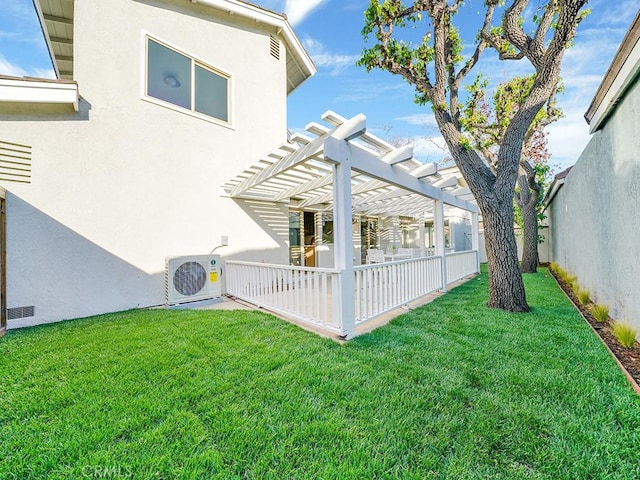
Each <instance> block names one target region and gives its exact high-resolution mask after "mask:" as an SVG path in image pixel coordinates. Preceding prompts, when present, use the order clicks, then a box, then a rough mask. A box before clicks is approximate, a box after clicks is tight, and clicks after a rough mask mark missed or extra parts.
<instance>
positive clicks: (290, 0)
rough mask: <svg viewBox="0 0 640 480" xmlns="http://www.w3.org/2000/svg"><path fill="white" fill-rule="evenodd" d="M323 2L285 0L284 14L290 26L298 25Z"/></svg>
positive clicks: (314, 0)
mask: <svg viewBox="0 0 640 480" xmlns="http://www.w3.org/2000/svg"><path fill="white" fill-rule="evenodd" d="M325 2H326V0H287V1H286V2H285V6H284V12H285V13H286V14H287V18H288V20H289V23H291V25H298V24H299V23H301V22H302V21H303V20H304V19H305V18H306V17H307V15H309V14H310V13H311V12H312V11H313V10H315V9H316V8H317V7H319V6H320V5H322V4H323V3H325Z"/></svg>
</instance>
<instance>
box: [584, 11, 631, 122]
mask: <svg viewBox="0 0 640 480" xmlns="http://www.w3.org/2000/svg"><path fill="white" fill-rule="evenodd" d="M639 40H640V11H639V12H638V14H637V15H636V17H635V19H634V21H633V23H632V24H631V27H630V28H629V31H628V32H627V34H626V35H625V37H624V39H623V40H622V43H621V44H620V47H618V51H617V52H616V55H615V57H614V58H613V61H612V62H611V65H610V66H609V69H608V70H607V73H606V75H605V76H604V78H603V80H602V83H601V84H600V86H599V87H598V90H597V91H596V94H595V97H594V98H593V100H592V102H591V105H589V109H588V110H587V112H586V113H585V115H584V118H585V120H586V121H587V123H588V124H589V126H590V128H589V133H593V132H595V131H596V130H598V129H599V128H600V127H601V126H602V124H603V123H604V121H605V120H606V119H607V118H608V116H609V115H610V114H611V112H612V111H613V109H614V107H615V106H616V104H617V103H618V101H619V100H620V98H622V96H623V95H624V93H625V92H626V90H627V89H628V88H629V86H630V85H631V83H632V81H633V79H634V78H635V77H636V76H637V75H638V73H639V72H640V42H639Z"/></svg>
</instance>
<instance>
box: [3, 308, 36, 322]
mask: <svg viewBox="0 0 640 480" xmlns="http://www.w3.org/2000/svg"><path fill="white" fill-rule="evenodd" d="M35 314H36V307H34V306H33V305H31V306H29V307H15V308H7V318H8V319H9V320H16V319H18V318H26V317H33V316H34V315H35Z"/></svg>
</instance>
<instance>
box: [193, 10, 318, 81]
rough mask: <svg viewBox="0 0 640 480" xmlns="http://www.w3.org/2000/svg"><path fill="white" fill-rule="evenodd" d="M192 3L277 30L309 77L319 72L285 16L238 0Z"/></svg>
mask: <svg viewBox="0 0 640 480" xmlns="http://www.w3.org/2000/svg"><path fill="white" fill-rule="evenodd" d="M191 3H195V4H201V5H206V6H209V7H213V8H217V9H219V10H224V11H227V12H229V13H231V14H235V15H240V16H243V17H246V18H249V19H251V20H255V21H256V22H261V23H264V24H266V25H270V26H272V27H275V28H277V29H278V30H280V31H281V33H282V34H283V35H284V38H285V40H286V42H287V45H288V46H289V47H290V48H291V49H292V50H294V52H295V53H296V54H297V55H298V56H299V58H300V59H301V60H302V62H303V64H304V67H305V68H306V70H307V73H308V76H312V75H313V74H315V73H316V72H317V69H316V67H315V65H314V64H313V61H312V60H311V57H309V54H308V53H307V51H306V50H305V49H304V47H303V46H302V43H300V40H299V39H298V37H297V36H296V34H295V32H294V31H293V28H292V27H291V24H290V23H289V21H288V20H287V19H286V18H285V17H284V16H282V15H280V14H277V13H275V12H270V11H268V10H265V9H263V8H260V7H257V6H255V5H251V4H250V3H245V2H238V1H236V0H191Z"/></svg>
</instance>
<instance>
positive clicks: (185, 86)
mask: <svg viewBox="0 0 640 480" xmlns="http://www.w3.org/2000/svg"><path fill="white" fill-rule="evenodd" d="M147 48H148V60H147V95H149V96H150V97H155V98H159V99H160V100H164V101H165V102H169V103H173V104H174V105H178V106H180V107H184V108H188V109H191V59H190V58H188V57H185V56H184V55H181V54H179V53H178V52H176V51H174V50H171V49H170V48H167V47H165V46H163V45H160V44H159V43H157V42H154V41H153V40H149V45H148V47H147Z"/></svg>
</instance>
